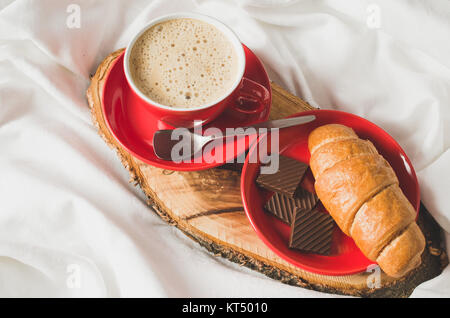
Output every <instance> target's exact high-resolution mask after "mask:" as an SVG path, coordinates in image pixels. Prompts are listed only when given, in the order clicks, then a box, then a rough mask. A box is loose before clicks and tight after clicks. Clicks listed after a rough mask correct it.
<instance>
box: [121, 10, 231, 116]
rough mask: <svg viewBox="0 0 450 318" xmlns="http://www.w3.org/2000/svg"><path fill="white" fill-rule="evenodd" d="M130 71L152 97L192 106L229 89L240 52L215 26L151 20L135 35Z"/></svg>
mask: <svg viewBox="0 0 450 318" xmlns="http://www.w3.org/2000/svg"><path fill="white" fill-rule="evenodd" d="M130 71H131V75H132V77H133V81H134V83H135V84H136V86H137V87H138V88H139V89H140V90H141V91H142V93H144V94H145V95H146V96H148V97H149V98H150V99H151V100H153V101H155V102H157V103H159V104H162V105H164V106H171V107H174V108H176V107H182V108H195V107H199V106H203V105H209V104H211V103H213V102H215V101H218V100H219V99H220V98H221V97H223V96H225V95H226V94H227V93H228V92H229V91H230V90H231V88H232V86H233V85H234V84H235V82H236V80H237V79H236V77H237V76H238V56H237V54H236V52H235V50H234V47H233V44H232V43H231V42H230V40H229V39H228V38H227V37H226V35H225V34H223V33H222V32H221V31H220V30H219V29H217V28H216V27H215V26H213V25H211V24H209V23H206V22H203V21H200V20H197V19H192V18H178V19H173V20H168V21H164V22H161V23H159V24H156V25H154V26H152V27H151V28H150V29H148V30H146V31H145V32H144V33H143V34H142V35H141V36H140V37H139V38H138V39H137V41H136V42H135V44H134V45H133V47H132V51H131V55H130Z"/></svg>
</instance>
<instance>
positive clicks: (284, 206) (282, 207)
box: [264, 192, 297, 225]
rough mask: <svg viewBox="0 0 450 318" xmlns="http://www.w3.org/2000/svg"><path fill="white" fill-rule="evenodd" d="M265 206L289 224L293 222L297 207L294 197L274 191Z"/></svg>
mask: <svg viewBox="0 0 450 318" xmlns="http://www.w3.org/2000/svg"><path fill="white" fill-rule="evenodd" d="M264 207H265V209H266V210H267V211H269V212H270V213H272V214H273V215H275V216H276V217H277V218H279V219H280V220H281V221H283V222H284V223H287V224H289V225H291V223H292V215H293V214H294V211H295V209H296V208H297V206H296V204H295V200H294V199H291V198H289V197H287V196H285V195H283V194H280V193H277V192H275V193H274V195H273V196H272V197H271V198H270V200H269V201H268V202H267V203H266V205H265V206H264Z"/></svg>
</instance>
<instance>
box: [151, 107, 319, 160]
mask: <svg viewBox="0 0 450 318" xmlns="http://www.w3.org/2000/svg"><path fill="white" fill-rule="evenodd" d="M315 119H316V116H314V115H306V116H298V117H291V118H285V119H276V120H269V121H265V122H262V123H258V124H255V125H252V126H247V127H243V129H241V130H243V132H235V133H233V134H229V135H222V136H203V135H199V134H195V133H193V132H192V131H190V130H188V129H177V130H178V131H177V137H178V138H175V139H174V140H173V139H172V137H173V136H174V130H173V129H164V130H158V131H156V132H155V134H154V135H153V150H154V151H155V154H156V156H157V157H158V158H160V159H163V160H170V161H172V149H173V147H174V146H175V145H176V144H178V143H179V142H180V140H190V142H191V146H190V153H187V154H183V157H182V158H178V159H180V160H184V159H189V158H192V157H194V156H195V155H196V154H198V153H199V152H201V151H202V149H203V147H205V145H206V144H208V143H210V142H211V141H214V140H219V139H225V138H230V137H235V136H245V135H248V132H245V130H246V129H248V128H255V129H259V128H267V129H268V130H270V129H272V128H278V129H281V128H287V127H292V126H297V125H301V124H306V123H309V122H312V121H313V120H315ZM235 129H236V128H235ZM185 138H186V139H185Z"/></svg>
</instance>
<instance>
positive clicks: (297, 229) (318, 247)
mask: <svg viewBox="0 0 450 318" xmlns="http://www.w3.org/2000/svg"><path fill="white" fill-rule="evenodd" d="M333 231H334V220H333V219H332V218H331V216H330V215H329V214H326V213H322V212H319V211H318V210H317V209H314V210H312V211H306V210H304V209H303V210H302V209H296V210H295V211H294V215H293V220H292V225H291V237H290V240H289V248H294V249H298V250H300V251H302V252H306V253H314V254H320V255H329V254H330V251H331V242H332V238H333Z"/></svg>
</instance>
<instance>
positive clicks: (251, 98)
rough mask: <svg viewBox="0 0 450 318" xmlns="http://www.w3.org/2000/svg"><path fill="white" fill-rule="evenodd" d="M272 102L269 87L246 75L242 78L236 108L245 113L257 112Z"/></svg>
mask: <svg viewBox="0 0 450 318" xmlns="http://www.w3.org/2000/svg"><path fill="white" fill-rule="evenodd" d="M268 103H270V94H269V91H268V90H267V88H265V87H264V86H262V85H261V84H259V83H257V82H255V81H252V80H251V79H248V78H246V77H244V78H242V81H241V83H240V84H239V89H238V92H237V96H236V103H235V104H234V109H235V110H236V111H238V112H241V113H245V114H255V113H259V112H261V111H263V110H264V108H265V107H266V105H267V104H268Z"/></svg>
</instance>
